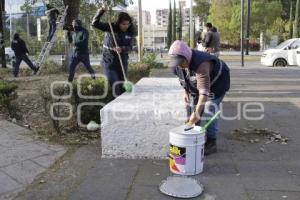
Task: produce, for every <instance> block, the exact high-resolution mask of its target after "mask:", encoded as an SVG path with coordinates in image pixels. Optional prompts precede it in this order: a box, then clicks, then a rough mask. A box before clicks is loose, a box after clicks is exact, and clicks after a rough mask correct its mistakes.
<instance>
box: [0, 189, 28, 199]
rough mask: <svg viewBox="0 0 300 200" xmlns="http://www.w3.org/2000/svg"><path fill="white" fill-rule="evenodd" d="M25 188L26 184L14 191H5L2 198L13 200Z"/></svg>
mask: <svg viewBox="0 0 300 200" xmlns="http://www.w3.org/2000/svg"><path fill="white" fill-rule="evenodd" d="M24 189H25V186H23V187H21V188H18V189H16V190H13V191H10V192H7V193H4V194H2V195H1V194H0V200H12V199H14V198H15V197H16V196H17V195H18V193H19V192H21V191H22V190H24Z"/></svg>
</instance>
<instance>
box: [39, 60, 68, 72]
mask: <svg viewBox="0 0 300 200" xmlns="http://www.w3.org/2000/svg"><path fill="white" fill-rule="evenodd" d="M61 72H64V67H63V66H62V65H60V64H58V63H57V62H54V61H53V60H46V62H45V63H44V64H43V66H42V68H41V74H59V73H61Z"/></svg>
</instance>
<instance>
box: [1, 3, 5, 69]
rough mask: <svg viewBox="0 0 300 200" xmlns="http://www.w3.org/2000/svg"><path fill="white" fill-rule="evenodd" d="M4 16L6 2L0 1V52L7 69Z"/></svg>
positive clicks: (3, 65) (3, 64) (3, 66)
mask: <svg viewBox="0 0 300 200" xmlns="http://www.w3.org/2000/svg"><path fill="white" fill-rule="evenodd" d="M4 15H5V0H0V52H1V56H0V57H1V62H2V63H1V64H2V68H6V59H5V46H4V23H3V21H4Z"/></svg>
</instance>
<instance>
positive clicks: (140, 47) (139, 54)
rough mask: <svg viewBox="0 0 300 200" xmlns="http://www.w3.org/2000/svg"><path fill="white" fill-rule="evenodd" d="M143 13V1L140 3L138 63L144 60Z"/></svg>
mask: <svg viewBox="0 0 300 200" xmlns="http://www.w3.org/2000/svg"><path fill="white" fill-rule="evenodd" d="M142 21H143V12H142V0H139V1H138V61H139V62H141V60H142V58H143V42H142V41H143V38H142V37H143V27H142V24H143V22H142Z"/></svg>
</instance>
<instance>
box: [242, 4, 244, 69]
mask: <svg viewBox="0 0 300 200" xmlns="http://www.w3.org/2000/svg"><path fill="white" fill-rule="evenodd" d="M241 65H242V67H244V0H241Z"/></svg>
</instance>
